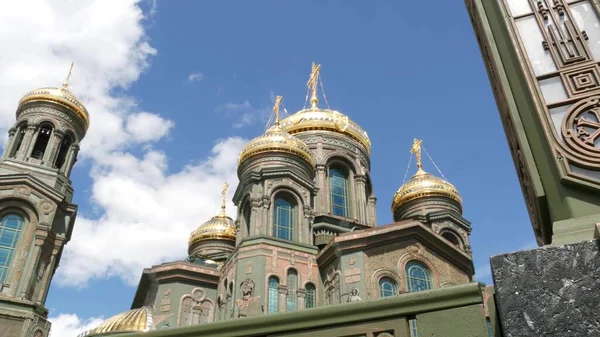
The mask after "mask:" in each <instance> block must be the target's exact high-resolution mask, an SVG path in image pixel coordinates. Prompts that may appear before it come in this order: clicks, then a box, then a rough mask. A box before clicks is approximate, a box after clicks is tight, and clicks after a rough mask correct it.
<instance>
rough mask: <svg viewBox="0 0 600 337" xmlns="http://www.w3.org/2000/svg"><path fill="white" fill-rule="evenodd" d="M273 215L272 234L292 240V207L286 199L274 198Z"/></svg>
mask: <svg viewBox="0 0 600 337" xmlns="http://www.w3.org/2000/svg"><path fill="white" fill-rule="evenodd" d="M274 212H275V214H274V216H273V219H274V221H273V236H274V237H277V238H280V239H284V240H293V238H294V207H293V205H292V203H290V202H289V201H288V200H287V199H284V198H277V199H275V209H274Z"/></svg>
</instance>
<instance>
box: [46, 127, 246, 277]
mask: <svg viewBox="0 0 600 337" xmlns="http://www.w3.org/2000/svg"><path fill="white" fill-rule="evenodd" d="M244 144H245V141H244V140H243V139H241V138H229V139H226V140H222V141H220V142H218V143H217V144H216V145H215V147H214V148H213V156H211V157H210V158H208V159H207V160H206V161H204V162H202V163H200V164H197V165H189V166H187V167H185V168H184V169H183V170H182V171H181V172H178V173H175V174H171V175H168V174H167V160H166V157H165V154H164V153H162V152H159V151H148V152H147V153H146V155H145V156H144V158H142V159H138V158H135V157H133V156H132V155H130V154H126V153H118V154H117V153H115V154H113V155H112V160H111V161H110V165H111V166H110V167H109V168H107V169H104V170H100V169H99V170H96V172H94V173H93V174H92V175H93V178H94V186H93V189H92V194H93V199H94V202H95V203H96V204H97V205H98V206H100V207H101V208H102V209H104V210H105V213H104V214H103V215H102V216H101V217H100V218H99V219H90V218H86V217H82V216H81V215H80V216H79V217H78V220H77V226H76V227H75V229H74V232H73V240H71V242H70V243H69V245H68V246H67V247H68V249H67V250H66V251H65V253H66V254H65V255H64V256H63V259H62V263H61V267H60V268H59V269H58V273H57V275H58V276H57V278H56V281H57V282H59V284H68V285H75V286H79V285H85V283H86V282H87V281H88V280H89V279H90V278H103V277H110V276H119V277H121V278H123V280H124V281H125V282H127V283H128V284H131V285H135V284H137V282H138V281H139V277H140V275H141V272H142V269H143V268H147V267H150V266H152V265H153V264H158V263H160V262H164V261H172V260H177V259H182V258H185V257H186V256H187V251H186V250H187V239H188V238H189V235H190V233H191V232H192V231H193V230H194V229H195V228H196V227H197V226H198V225H200V224H201V223H203V222H204V221H207V220H208V219H210V217H212V216H214V215H216V214H217V213H218V211H219V206H220V201H219V199H220V194H219V191H220V190H221V188H222V186H223V183H224V182H225V181H227V182H229V183H230V184H231V187H230V188H229V196H228V197H229V198H228V200H230V199H231V196H233V192H234V191H235V187H236V185H237V176H236V167H237V165H236V164H237V162H236V161H237V155H238V153H239V151H240V149H241V147H242V146H243V145H244ZM227 209H228V214H229V215H230V216H232V217H233V216H235V208H234V207H233V204H232V203H231V201H229V203H228V208H227Z"/></svg>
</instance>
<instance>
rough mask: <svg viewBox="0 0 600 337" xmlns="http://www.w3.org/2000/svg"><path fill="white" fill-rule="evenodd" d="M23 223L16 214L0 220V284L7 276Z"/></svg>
mask: <svg viewBox="0 0 600 337" xmlns="http://www.w3.org/2000/svg"><path fill="white" fill-rule="evenodd" d="M24 223H25V221H24V220H23V217H21V216H20V215H16V214H8V215H5V216H4V217H2V220H0V284H2V283H4V280H5V279H6V276H7V275H8V269H9V268H10V263H11V262H12V259H13V257H14V256H15V250H16V248H17V243H18V242H19V237H20V236H21V231H22V230H23V224H24Z"/></svg>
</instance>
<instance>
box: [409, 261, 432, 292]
mask: <svg viewBox="0 0 600 337" xmlns="http://www.w3.org/2000/svg"><path fill="white" fill-rule="evenodd" d="M406 282H407V283H408V291H409V292H415V291H423V290H429V289H431V288H432V284H431V272H429V269H427V268H426V267H425V266H423V265H422V264H421V263H419V262H409V263H408V264H407V265H406Z"/></svg>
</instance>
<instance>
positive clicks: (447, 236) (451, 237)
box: [442, 231, 460, 248]
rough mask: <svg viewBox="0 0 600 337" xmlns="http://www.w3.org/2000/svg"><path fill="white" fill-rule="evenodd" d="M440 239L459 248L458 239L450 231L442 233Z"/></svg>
mask: <svg viewBox="0 0 600 337" xmlns="http://www.w3.org/2000/svg"><path fill="white" fill-rule="evenodd" d="M442 237H443V238H444V239H446V240H448V241H450V242H451V243H452V244H453V245H455V246H456V247H458V248H460V239H459V238H458V236H457V235H456V234H454V233H452V232H450V231H444V232H442Z"/></svg>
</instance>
